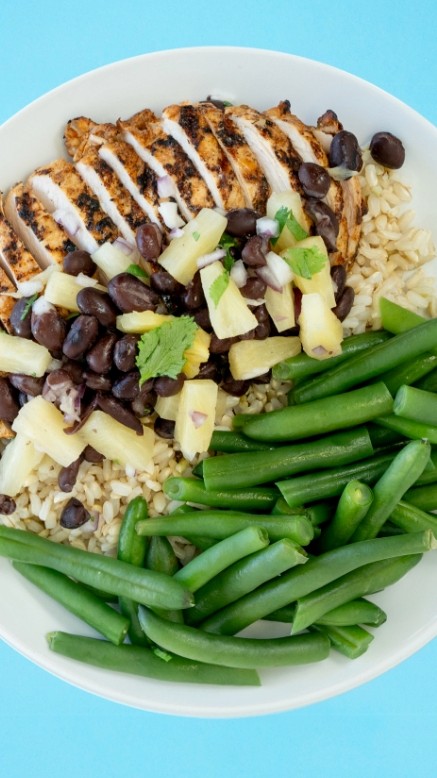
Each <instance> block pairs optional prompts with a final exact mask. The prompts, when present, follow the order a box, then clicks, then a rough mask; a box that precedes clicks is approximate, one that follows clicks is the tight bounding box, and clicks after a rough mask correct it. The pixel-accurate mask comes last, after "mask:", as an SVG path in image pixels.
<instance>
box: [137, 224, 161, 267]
mask: <svg viewBox="0 0 437 778" xmlns="http://www.w3.org/2000/svg"><path fill="white" fill-rule="evenodd" d="M135 237H136V243H137V248H138V251H139V252H140V254H141V256H142V257H144V259H157V258H158V257H159V255H160V253H161V247H162V232H161V230H160V229H159V227H158V225H157V224H152V223H151V222H150V223H149V224H141V225H140V227H138V229H137V234H136V236H135Z"/></svg>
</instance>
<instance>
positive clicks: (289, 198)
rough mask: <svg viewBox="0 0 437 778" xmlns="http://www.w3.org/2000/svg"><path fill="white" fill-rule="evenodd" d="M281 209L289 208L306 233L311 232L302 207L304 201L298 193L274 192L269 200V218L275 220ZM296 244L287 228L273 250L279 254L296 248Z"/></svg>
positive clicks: (288, 191) (289, 191)
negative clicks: (293, 247) (291, 247)
mask: <svg viewBox="0 0 437 778" xmlns="http://www.w3.org/2000/svg"><path fill="white" fill-rule="evenodd" d="M280 208H287V210H290V211H291V212H292V214H293V216H294V218H295V219H296V221H297V222H299V224H300V226H301V227H302V228H303V229H304V230H306V232H309V229H310V221H309V219H308V216H307V215H306V213H305V211H304V209H303V207H302V199H301V196H300V194H299V193H298V192H292V191H291V189H290V190H287V191H286V192H273V193H272V194H271V195H270V197H269V199H268V200H267V216H268V217H269V219H274V218H275V215H276V214H277V212H278V211H279V209H280ZM296 243H297V240H296V238H295V237H294V235H293V234H292V233H291V232H290V230H289V229H288V227H287V226H285V227H284V228H283V230H282V232H281V234H280V235H279V237H278V240H277V241H276V243H275V244H274V246H273V249H274V251H276V253H277V254H279V253H280V252H281V251H283V250H284V249H287V248H289V247H290V246H295V245H296Z"/></svg>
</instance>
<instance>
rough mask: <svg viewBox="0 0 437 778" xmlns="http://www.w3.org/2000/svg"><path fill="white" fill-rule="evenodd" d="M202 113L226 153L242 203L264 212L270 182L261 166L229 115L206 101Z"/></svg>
mask: <svg viewBox="0 0 437 778" xmlns="http://www.w3.org/2000/svg"><path fill="white" fill-rule="evenodd" d="M202 109H203V113H204V116H205V118H206V120H207V122H208V124H209V126H210V127H211V129H212V131H213V133H214V135H215V137H216V138H217V140H218V142H219V143H220V146H221V148H222V150H223V152H224V153H225V154H226V156H227V158H228V160H229V162H230V164H231V165H232V169H233V171H234V173H235V176H236V178H237V181H238V183H239V184H240V187H241V189H242V192H243V195H244V200H245V205H246V206H247V207H248V208H253V209H254V210H255V211H258V212H259V213H264V212H265V209H266V202H267V199H268V197H269V194H270V186H269V184H268V181H267V179H266V177H265V175H264V173H263V171H262V169H261V166H260V164H259V162H258V160H257V158H256V156H255V154H254V153H253V151H252V149H251V148H250V146H249V144H248V143H247V141H246V139H245V137H244V135H243V133H242V132H240V130H239V129H238V127H237V125H236V124H235V122H234V121H232V119H231V117H230V116H228V115H226V114H225V113H224V111H222V110H220V108H216V106H215V105H213V104H212V103H209V102H205V103H202Z"/></svg>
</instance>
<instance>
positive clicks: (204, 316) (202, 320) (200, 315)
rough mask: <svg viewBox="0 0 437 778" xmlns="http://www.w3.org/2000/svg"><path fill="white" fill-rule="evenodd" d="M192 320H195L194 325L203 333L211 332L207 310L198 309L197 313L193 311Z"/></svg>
mask: <svg viewBox="0 0 437 778" xmlns="http://www.w3.org/2000/svg"><path fill="white" fill-rule="evenodd" d="M193 318H194V319H195V322H196V324H198V325H199V327H201V328H202V329H203V330H205V332H211V331H212V326H211V319H210V318H209V311H208V308H199V310H198V311H195V313H193Z"/></svg>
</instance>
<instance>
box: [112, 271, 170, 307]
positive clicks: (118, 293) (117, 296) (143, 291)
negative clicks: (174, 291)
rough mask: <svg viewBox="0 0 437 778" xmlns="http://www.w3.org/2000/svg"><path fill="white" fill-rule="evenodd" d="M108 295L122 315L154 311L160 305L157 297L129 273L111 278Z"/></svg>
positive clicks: (148, 287)
mask: <svg viewBox="0 0 437 778" xmlns="http://www.w3.org/2000/svg"><path fill="white" fill-rule="evenodd" d="M108 293H109V296H110V298H111V300H112V302H113V303H115V305H116V306H117V308H119V310H120V311H122V312H123V313H131V312H132V311H154V310H155V309H156V308H157V306H158V305H159V303H160V297H159V295H158V294H157V293H156V292H154V291H153V289H151V288H150V286H147V284H144V283H143V282H142V281H141V280H140V279H139V278H136V276H133V275H131V273H119V274H118V275H117V276H114V277H113V278H111V280H110V282H109V284H108Z"/></svg>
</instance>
